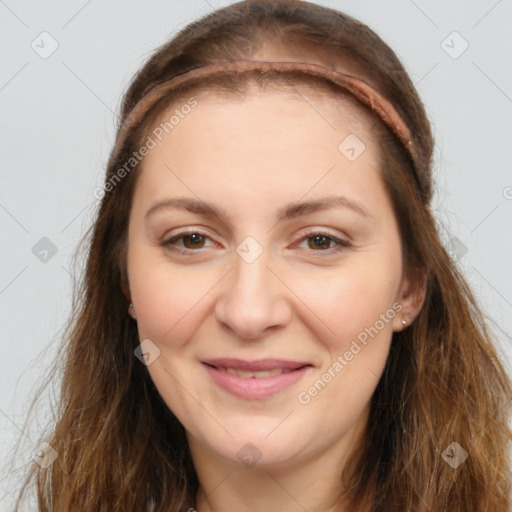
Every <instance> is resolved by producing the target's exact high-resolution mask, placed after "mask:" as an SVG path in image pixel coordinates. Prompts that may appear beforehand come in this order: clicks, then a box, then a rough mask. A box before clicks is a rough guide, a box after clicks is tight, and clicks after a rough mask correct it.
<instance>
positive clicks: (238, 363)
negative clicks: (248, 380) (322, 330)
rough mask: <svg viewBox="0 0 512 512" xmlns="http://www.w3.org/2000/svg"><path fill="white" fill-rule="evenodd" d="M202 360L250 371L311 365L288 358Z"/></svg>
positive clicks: (222, 366)
mask: <svg viewBox="0 0 512 512" xmlns="http://www.w3.org/2000/svg"><path fill="white" fill-rule="evenodd" d="M201 362H202V363H204V364H208V365H210V366H216V367H218V368H219V367H221V368H235V369H237V370H245V371H249V372H258V371H267V370H274V369H276V368H282V369H286V370H297V369H298V368H301V367H302V366H311V364H310V363H307V362H305V361H290V360H286V359H255V360H253V361H247V360H245V359H237V358H231V357H223V358H217V359H203V360H202V361H201Z"/></svg>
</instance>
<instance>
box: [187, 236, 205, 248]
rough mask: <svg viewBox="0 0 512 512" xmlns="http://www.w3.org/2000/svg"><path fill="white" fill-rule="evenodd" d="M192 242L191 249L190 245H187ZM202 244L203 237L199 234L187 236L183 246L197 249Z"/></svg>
mask: <svg viewBox="0 0 512 512" xmlns="http://www.w3.org/2000/svg"><path fill="white" fill-rule="evenodd" d="M188 240H190V241H191V243H192V247H190V244H188V243H187V241H188ZM201 242H204V238H203V235H201V234H199V233H192V234H191V235H185V236H184V237H183V244H184V245H185V247H187V248H188V249H191V248H196V244H201Z"/></svg>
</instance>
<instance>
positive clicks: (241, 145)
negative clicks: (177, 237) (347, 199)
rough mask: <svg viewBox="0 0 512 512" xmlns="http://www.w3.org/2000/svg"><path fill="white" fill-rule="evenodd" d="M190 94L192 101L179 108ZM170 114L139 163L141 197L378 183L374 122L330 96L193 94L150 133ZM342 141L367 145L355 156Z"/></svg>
mask: <svg viewBox="0 0 512 512" xmlns="http://www.w3.org/2000/svg"><path fill="white" fill-rule="evenodd" d="M190 98H193V99H194V100H195V102H196V105H195V106H194V107H193V108H191V109H188V108H187V109H185V110H186V112H187V113H186V114H185V113H184V112H185V110H183V112H181V115H179V114H180V105H186V104H190V102H189V101H188V100H190ZM176 111H178V112H176ZM172 115H174V117H176V120H178V118H179V121H178V122H176V124H174V125H173V127H172V129H169V130H168V133H166V132H165V131H164V132H163V134H161V140H157V138H156V137H155V136H153V138H154V139H155V142H156V145H155V147H154V148H153V149H152V150H151V151H150V152H149V154H148V155H147V156H146V157H145V158H144V160H143V161H142V162H141V166H140V168H139V172H140V173H141V175H140V176H139V179H138V185H137V190H138V194H139V195H141V194H142V196H143V199H144V201H145V202H148V201H149V200H150V198H159V197H161V196H162V195H168V196H171V195H178V194H183V193H186V194H187V195H188V196H194V195H195V196H199V197H205V196H208V197H209V198H213V197H214V196H215V192H216V191H221V190H222V192H223V194H224V198H226V197H227V195H228V194H229V192H230V191H231V192H233V194H232V195H233V196H235V195H237V197H238V198H239V199H238V201H241V202H242V203H243V201H244V200H248V201H254V203H255V204H256V203H258V202H260V203H261V201H262V199H263V198H265V197H266V198H269V199H270V198H273V199H274V200H278V199H279V198H280V197H281V196H282V197H281V199H283V200H285V199H286V198H288V199H297V198H299V197H302V196H303V195H304V194H305V193H307V191H308V190H311V193H312V194H313V195H312V196H311V198H313V197H314V194H315V193H317V194H324V193H325V192H326V191H329V192H332V188H334V187H335V188H340V187H341V188H342V189H346V190H351V192H352V193H354V194H355V195H358V194H359V195H360V194H361V192H363V191H364V190H365V189H366V193H365V195H366V196H368V195H371V194H370V192H371V188H372V187H373V188H375V186H378V185H379V181H380V180H379V176H378V173H377V172H376V170H377V167H378V163H377V158H376V148H375V141H374V140H373V136H372V131H371V128H372V126H371V121H370V120H368V119H367V118H366V117H365V116H362V115H361V114H360V113H359V111H358V110H357V109H356V108H354V107H353V106H352V105H351V104H347V103H345V102H344V101H343V100H339V99H335V98H333V97H332V96H329V95H326V94H323V95H317V94H313V92H312V91H307V90H304V89H297V90H295V89H287V90H282V89H279V88H272V87H270V88H266V89H265V90H261V89H259V88H252V89H250V90H248V91H246V93H245V94H244V95H241V96H240V95H233V96H231V97H228V96H225V95H217V94H212V92H211V91H206V92H204V91H203V92H200V93H199V94H197V93H195V94H194V93H191V95H190V96H184V97H182V98H180V101H175V102H173V104H172V105H170V107H169V109H168V110H167V111H166V112H165V114H163V115H162V116H160V118H159V119H158V121H157V122H156V123H154V124H153V127H152V129H153V132H154V130H155V128H158V127H159V126H160V127H162V126H164V127H165V123H166V122H168V121H169V119H170V117H171V116H172ZM168 128H169V126H168ZM150 133H152V132H150ZM347 140H349V142H354V141H355V142H356V144H359V146H357V147H356V148H355V149H356V151H357V152H360V151H361V147H363V148H364V149H363V150H362V152H361V154H360V155H359V156H358V157H357V159H355V160H353V161H351V160H350V159H348V158H347V155H346V154H344V153H343V149H347V148H346V145H347V144H346V143H345V141H347ZM352 145H353V144H352ZM356 156H357V155H356ZM164 191H165V192H164ZM136 194H137V191H136ZM285 196H286V198H285ZM230 197H231V196H230ZM242 197H245V199H240V198H242ZM235 200H236V199H235ZM261 206H263V204H261Z"/></svg>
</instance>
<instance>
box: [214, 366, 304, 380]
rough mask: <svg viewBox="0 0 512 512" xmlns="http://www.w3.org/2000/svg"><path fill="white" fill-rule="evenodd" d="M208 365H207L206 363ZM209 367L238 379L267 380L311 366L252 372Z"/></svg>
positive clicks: (223, 367)
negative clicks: (235, 376)
mask: <svg viewBox="0 0 512 512" xmlns="http://www.w3.org/2000/svg"><path fill="white" fill-rule="evenodd" d="M205 364H207V363H205ZM207 366H210V367H211V368H215V369H216V370H218V371H220V372H226V373H229V374H230V375H237V376H238V377H241V378H242V379H251V378H253V377H254V378H256V379H267V378H268V377H276V376H277V375H281V374H283V373H290V372H294V371H296V370H300V369H302V368H305V367H306V366H311V365H308V364H305V365H302V366H299V367H297V368H295V369H289V368H272V369H271V370H258V371H251V370H242V369H240V368H232V367H229V366H227V367H225V366H215V365H210V364H208V365H207Z"/></svg>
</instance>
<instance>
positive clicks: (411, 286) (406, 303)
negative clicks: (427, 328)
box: [393, 270, 427, 331]
mask: <svg viewBox="0 0 512 512" xmlns="http://www.w3.org/2000/svg"><path fill="white" fill-rule="evenodd" d="M426 294H427V273H426V271H425V270H413V271H410V272H409V273H408V275H407V276H406V277H404V278H403V280H402V284H401V285H400V289H399V291H398V294H397V297H396V301H397V302H399V303H400V304H401V305H402V309H401V310H400V312H399V313H398V314H397V315H396V316H395V318H394V319H393V330H394V331H403V330H404V329H407V327H409V326H410V325H411V324H412V323H413V321H414V319H415V318H416V317H417V316H418V314H419V313H420V311H421V308H422V307H423V304H424V302H425V297H426ZM402 320H405V321H406V322H407V323H406V324H404V323H403V322H402Z"/></svg>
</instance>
